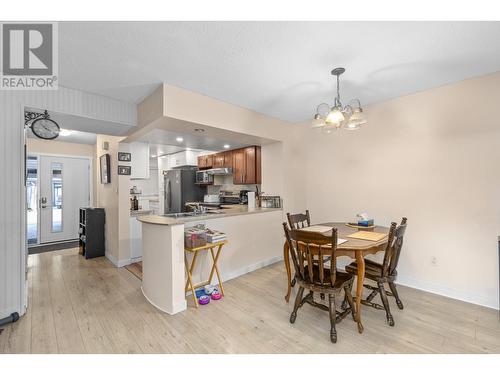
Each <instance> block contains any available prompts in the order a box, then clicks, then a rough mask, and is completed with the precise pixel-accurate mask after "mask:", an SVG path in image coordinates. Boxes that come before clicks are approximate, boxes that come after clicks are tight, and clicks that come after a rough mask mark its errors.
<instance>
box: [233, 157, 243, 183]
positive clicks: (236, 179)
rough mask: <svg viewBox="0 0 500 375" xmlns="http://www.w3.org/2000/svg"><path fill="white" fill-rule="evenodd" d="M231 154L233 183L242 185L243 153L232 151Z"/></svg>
mask: <svg viewBox="0 0 500 375" xmlns="http://www.w3.org/2000/svg"><path fill="white" fill-rule="evenodd" d="M232 154H233V183H234V184H244V183H245V181H244V173H245V172H244V170H245V151H244V149H239V150H234V151H233V152H232Z"/></svg>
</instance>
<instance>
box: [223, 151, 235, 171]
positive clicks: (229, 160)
mask: <svg viewBox="0 0 500 375" xmlns="http://www.w3.org/2000/svg"><path fill="white" fill-rule="evenodd" d="M222 156H223V157H224V165H223V166H224V168H232V167H233V152H232V151H226V152H223V153H222Z"/></svg>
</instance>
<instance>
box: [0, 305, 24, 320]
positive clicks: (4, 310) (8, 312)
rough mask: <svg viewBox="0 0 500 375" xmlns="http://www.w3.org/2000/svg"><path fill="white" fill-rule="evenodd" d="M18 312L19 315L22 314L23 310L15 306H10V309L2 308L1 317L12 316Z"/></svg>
mask: <svg viewBox="0 0 500 375" xmlns="http://www.w3.org/2000/svg"><path fill="white" fill-rule="evenodd" d="M14 312H17V313H18V314H19V316H21V311H18V310H16V309H15V308H14V307H12V308H9V309H2V310H0V319H3V318H7V317H8V316H10V314H12V313H14Z"/></svg>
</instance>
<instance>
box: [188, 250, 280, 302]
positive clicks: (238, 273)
mask: <svg viewBox="0 0 500 375" xmlns="http://www.w3.org/2000/svg"><path fill="white" fill-rule="evenodd" d="M281 261H283V256H282V255H279V256H275V257H272V258H268V259H264V260H261V261H260V262H257V263H254V264H251V265H249V266H246V267H242V268H240V269H237V270H234V271H231V272H224V273H222V274H221V278H222V282H223V283H225V282H226V281H229V280H231V279H236V278H237V277H240V276H242V275H244V274H247V273H250V272H252V271H256V270H258V269H260V268H264V267H267V266H269V265H271V264H274V263H277V262H281ZM214 280H215V281H213V285H216V283H217V279H216V278H215V279H214ZM191 294H192V293H191V292H190V291H188V292H186V296H190V295H191Z"/></svg>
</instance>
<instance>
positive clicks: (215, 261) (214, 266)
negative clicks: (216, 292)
mask: <svg viewBox="0 0 500 375" xmlns="http://www.w3.org/2000/svg"><path fill="white" fill-rule="evenodd" d="M221 248H222V245H220V246H219V249H218V250H217V255H214V248H213V247H212V248H211V249H210V254H212V260H213V262H214V264H213V265H212V270H211V271H210V279H209V280H208V283H209V284H210V282H211V281H212V276H213V273H214V269H215V273H216V274H217V279H218V280H219V288H220V292H221V293H222V295H224V288H222V280H221V278H220V274H219V268H217V260H218V259H219V254H220V251H221Z"/></svg>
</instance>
